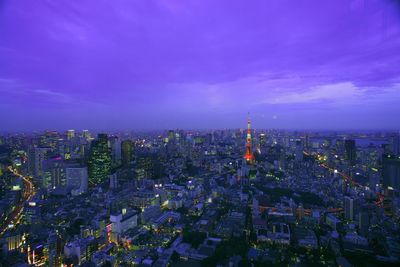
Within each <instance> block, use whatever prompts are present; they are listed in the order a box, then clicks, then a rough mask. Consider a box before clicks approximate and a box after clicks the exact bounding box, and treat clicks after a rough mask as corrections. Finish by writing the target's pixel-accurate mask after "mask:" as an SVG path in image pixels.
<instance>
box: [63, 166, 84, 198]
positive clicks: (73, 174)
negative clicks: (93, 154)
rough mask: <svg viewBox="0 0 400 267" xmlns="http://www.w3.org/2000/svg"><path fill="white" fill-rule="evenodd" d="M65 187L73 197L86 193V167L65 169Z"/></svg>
mask: <svg viewBox="0 0 400 267" xmlns="http://www.w3.org/2000/svg"><path fill="white" fill-rule="evenodd" d="M65 172H66V177H67V186H68V188H70V189H71V192H72V194H73V195H79V194H82V193H84V192H86V190H87V187H88V170H87V168H86V167H67V168H66V170H65Z"/></svg>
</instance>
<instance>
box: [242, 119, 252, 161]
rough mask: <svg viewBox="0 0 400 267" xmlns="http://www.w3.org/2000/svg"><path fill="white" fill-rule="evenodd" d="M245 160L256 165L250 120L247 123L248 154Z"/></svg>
mask: <svg viewBox="0 0 400 267" xmlns="http://www.w3.org/2000/svg"><path fill="white" fill-rule="evenodd" d="M244 158H245V160H246V162H247V163H248V164H254V154H253V145H252V143H251V124H250V118H249V119H248V121H247V136H246V153H245V154H244Z"/></svg>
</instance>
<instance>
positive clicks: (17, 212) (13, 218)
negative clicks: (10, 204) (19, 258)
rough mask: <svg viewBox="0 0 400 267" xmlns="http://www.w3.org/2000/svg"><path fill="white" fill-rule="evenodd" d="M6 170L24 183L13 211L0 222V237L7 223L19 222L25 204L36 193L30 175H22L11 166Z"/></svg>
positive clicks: (6, 227) (14, 223)
mask: <svg viewBox="0 0 400 267" xmlns="http://www.w3.org/2000/svg"><path fill="white" fill-rule="evenodd" d="M8 170H9V171H10V172H12V173H13V174H14V175H15V176H18V177H20V178H21V179H22V181H23V183H24V193H23V196H22V198H21V200H20V201H19V203H18V204H17V206H16V207H15V209H14V211H13V212H12V213H11V214H9V215H8V217H7V219H6V220H5V221H4V222H1V223H0V237H1V236H3V235H4V233H5V232H6V231H7V229H8V226H9V225H17V224H18V223H19V221H20V219H21V215H22V212H23V210H24V206H25V204H26V203H27V202H29V201H30V200H31V199H32V197H33V196H34V195H35V193H36V191H35V186H34V185H33V183H32V181H31V180H32V177H29V176H23V175H22V174H20V173H19V172H18V171H17V170H15V169H13V168H12V167H11V166H9V167H8Z"/></svg>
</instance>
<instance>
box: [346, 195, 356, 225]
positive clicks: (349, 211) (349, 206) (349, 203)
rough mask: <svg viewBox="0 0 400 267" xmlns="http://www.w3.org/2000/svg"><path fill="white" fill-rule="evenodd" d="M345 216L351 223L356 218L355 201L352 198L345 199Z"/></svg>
mask: <svg viewBox="0 0 400 267" xmlns="http://www.w3.org/2000/svg"><path fill="white" fill-rule="evenodd" d="M344 216H345V218H346V220H349V221H352V220H353V218H354V200H353V199H352V198H351V197H345V198H344Z"/></svg>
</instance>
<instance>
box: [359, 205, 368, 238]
mask: <svg viewBox="0 0 400 267" xmlns="http://www.w3.org/2000/svg"><path fill="white" fill-rule="evenodd" d="M369 224H370V223H369V214H368V212H366V211H361V212H360V213H359V214H358V228H359V230H360V233H361V234H362V235H363V236H366V235H367V234H368V228H369Z"/></svg>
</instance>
